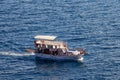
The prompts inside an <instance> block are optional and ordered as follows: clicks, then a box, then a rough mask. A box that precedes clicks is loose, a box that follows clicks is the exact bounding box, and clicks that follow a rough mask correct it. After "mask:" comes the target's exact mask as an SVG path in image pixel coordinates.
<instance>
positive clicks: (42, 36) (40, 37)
mask: <svg viewBox="0 0 120 80" xmlns="http://www.w3.org/2000/svg"><path fill="white" fill-rule="evenodd" d="M56 37H57V36H46V35H37V36H35V37H34V38H35V39H41V40H55V39H56Z"/></svg>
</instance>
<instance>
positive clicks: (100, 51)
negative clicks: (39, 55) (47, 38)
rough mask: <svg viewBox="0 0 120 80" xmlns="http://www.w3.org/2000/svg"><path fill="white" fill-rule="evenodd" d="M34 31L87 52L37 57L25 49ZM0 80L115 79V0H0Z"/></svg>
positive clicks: (118, 16) (119, 41) (119, 79)
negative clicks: (74, 57)
mask: <svg viewBox="0 0 120 80" xmlns="http://www.w3.org/2000/svg"><path fill="white" fill-rule="evenodd" d="M38 34H42V35H43V34H44V35H55V36H58V39H59V40H63V41H67V43H68V45H69V48H79V47H81V48H84V49H86V51H87V52H88V53H89V54H87V55H85V56H84V61H83V62H82V63H78V62H49V61H48V62H44V61H37V60H36V59H35V57H34V55H32V54H31V53H27V52H26V51H25V49H27V48H34V44H33V41H34V38H33V37H34V36H35V35H38ZM0 80H120V0H0Z"/></svg>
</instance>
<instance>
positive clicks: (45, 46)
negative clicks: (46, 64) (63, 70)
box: [35, 35, 68, 54]
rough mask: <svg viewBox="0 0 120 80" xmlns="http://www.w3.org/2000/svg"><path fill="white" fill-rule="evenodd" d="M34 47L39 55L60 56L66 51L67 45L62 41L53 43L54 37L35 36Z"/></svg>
mask: <svg viewBox="0 0 120 80" xmlns="http://www.w3.org/2000/svg"><path fill="white" fill-rule="evenodd" d="M35 38H37V40H35V45H36V47H37V49H38V52H39V53H46V54H60V53H62V54H63V53H65V52H67V51H68V48H67V44H66V43H65V42H62V41H54V40H55V38H56V36H42V35H39V36H36V37H35Z"/></svg>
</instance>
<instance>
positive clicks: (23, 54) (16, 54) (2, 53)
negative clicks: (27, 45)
mask: <svg viewBox="0 0 120 80" xmlns="http://www.w3.org/2000/svg"><path fill="white" fill-rule="evenodd" d="M0 55H4V56H16V57H20V56H21V57H25V56H26V57H27V56H34V53H15V52H0Z"/></svg>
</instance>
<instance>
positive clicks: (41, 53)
mask: <svg viewBox="0 0 120 80" xmlns="http://www.w3.org/2000/svg"><path fill="white" fill-rule="evenodd" d="M34 38H35V41H34V44H35V47H36V50H35V56H36V57H37V58H40V59H43V60H54V61H83V59H84V58H83V55H84V54H85V53H86V52H85V50H84V49H77V50H70V49H69V48H68V47H67V43H66V42H64V41H58V40H56V38H57V36H48V35H37V36H35V37H34Z"/></svg>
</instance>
